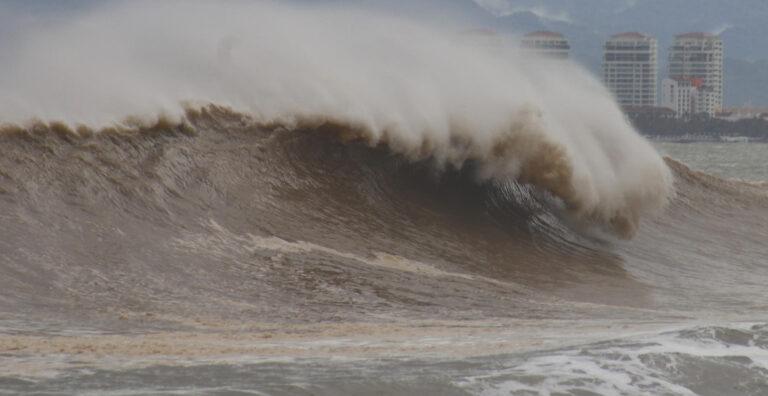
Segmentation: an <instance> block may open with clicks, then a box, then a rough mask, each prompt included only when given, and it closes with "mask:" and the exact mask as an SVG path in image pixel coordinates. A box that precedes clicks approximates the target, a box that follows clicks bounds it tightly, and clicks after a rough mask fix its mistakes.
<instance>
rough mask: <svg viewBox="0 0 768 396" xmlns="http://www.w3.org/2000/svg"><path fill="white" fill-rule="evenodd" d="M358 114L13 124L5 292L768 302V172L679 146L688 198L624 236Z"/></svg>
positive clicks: (10, 305) (267, 304)
mask: <svg viewBox="0 0 768 396" xmlns="http://www.w3.org/2000/svg"><path fill="white" fill-rule="evenodd" d="M348 132H349V129H348V128H347V127H344V126H342V127H340V126H338V125H336V124H332V123H324V124H321V125H318V126H315V127H312V128H310V127H307V126H305V127H303V128H301V129H287V128H286V127H285V126H277V125H273V126H272V127H270V128H266V127H264V126H263V125H261V124H260V123H258V122H256V121H254V120H253V119H252V118H251V117H249V116H246V115H243V114H240V113H235V112H232V111H230V110H227V109H224V108H220V107H206V108H203V109H201V110H197V111H191V110H190V111H189V112H188V113H187V115H186V116H185V122H184V123H172V122H169V121H161V122H158V123H157V124H155V125H152V126H149V127H143V128H139V129H132V130H128V129H119V128H114V129H105V130H101V131H92V130H88V129H85V128H81V129H80V130H79V131H74V130H71V129H68V128H67V127H66V126H64V125H62V124H42V123H40V124H36V125H34V126H31V127H30V128H28V129H24V128H20V127H7V128H6V129H5V130H3V131H2V132H1V133H0V137H1V138H2V145H3V148H4V153H5V155H4V157H3V158H2V159H1V160H0V169H2V179H1V180H0V191H2V195H0V197H2V205H3V213H5V218H4V225H5V227H4V229H3V231H2V233H3V234H2V240H3V243H4V246H5V251H6V252H7V254H6V255H5V259H4V262H3V267H2V271H3V273H4V274H7V276H4V277H3V279H2V280H1V281H0V286H2V290H3V295H2V298H0V303H2V304H3V305H4V306H5V308H6V309H7V310H9V311H10V312H15V311H18V310H19V306H26V307H28V309H33V308H34V307H47V308H46V309H45V310H52V311H58V310H62V309H64V310H68V309H67V307H68V306H69V304H72V303H73V302H74V301H77V304H78V307H79V308H81V310H79V312H80V314H83V315H91V314H94V313H95V312H98V311H103V310H105V309H106V310H110V311H112V310H115V311H120V310H129V311H130V310H134V309H136V310H139V311H142V310H148V311H149V312H155V313H158V314H160V313H162V314H165V315H182V316H184V315H202V314H203V313H206V314H210V315H214V316H218V315H222V314H225V316H226V317H238V316H240V315H243V314H244V312H252V313H253V314H258V316H259V318H261V319H273V320H296V319H297V318H296V317H294V315H295V312H296V311H301V312H302V315H301V317H300V318H301V319H300V320H323V319H327V316H326V315H327V314H328V310H329V309H330V310H331V312H334V315H339V317H340V318H346V319H350V320H351V319H355V318H358V319H359V318H371V315H373V316H375V315H383V314H386V313H387V312H391V310H395V311H398V312H408V313H409V315H413V317H425V318H428V317H431V316H432V315H434V313H435V312H436V311H435V310H436V309H437V310H438V311H439V312H441V313H440V315H441V317H443V316H445V317H453V316H455V318H457V319H458V318H460V317H466V316H470V317H476V318H482V317H485V316H486V315H491V316H498V315H501V316H519V317H527V316H530V315H534V316H537V315H555V316H559V315H565V316H566V317H572V316H579V315H581V314H584V313H583V312H582V313H581V314H580V313H579V312H580V311H581V310H583V309H586V310H587V311H589V312H590V313H589V314H588V315H589V316H593V315H597V317H602V316H604V315H608V316H610V315H615V314H619V313H620V312H621V310H618V311H616V310H614V309H612V308H611V309H607V308H606V309H607V310H606V311H603V310H602V308H601V309H599V310H598V312H597V313H595V312H592V309H593V308H594V307H592V308H586V307H587V306H581V305H577V306H572V305H569V304H564V303H560V302H558V300H557V299H560V298H564V299H566V300H567V301H575V302H588V303H598V304H604V305H605V304H607V305H606V306H615V305H619V306H631V307H634V308H643V309H661V311H659V312H658V315H660V317H667V316H669V315H671V316H675V315H679V314H681V312H693V311H706V310H709V309H714V310H715V311H720V310H722V312H730V313H734V312H737V311H739V310H743V312H750V311H751V309H753V308H757V307H760V306H761V304H764V303H765V302H766V301H765V296H764V293H762V286H760V285H761V284H762V283H760V282H759V279H761V278H760V277H761V276H763V275H761V274H762V272H755V271H754V269H760V268H762V264H763V257H765V256H764V254H766V253H768V252H766V247H765V246H764V244H763V241H764V238H765V236H766V229H765V226H764V224H765V223H764V221H765V220H766V219H765V216H766V210H765V209H766V207H767V206H768V202H766V200H767V198H766V190H765V188H764V187H763V186H760V185H757V184H747V183H741V182H732V181H726V180H722V179H718V178H716V177H713V176H709V175H705V174H700V173H697V172H694V171H691V170H689V169H688V168H687V167H686V166H685V165H683V164H680V163H677V162H674V161H673V160H668V161H667V163H668V165H669V169H671V170H672V172H673V174H674V175H675V180H676V189H677V191H678V194H677V196H676V198H675V199H674V200H673V201H672V203H671V205H670V207H669V209H668V210H667V212H666V214H665V216H662V217H656V218H653V219H652V221H649V222H647V223H646V226H645V227H644V228H643V229H641V232H640V233H639V234H638V235H637V237H636V238H635V239H634V240H633V241H632V242H631V243H619V242H617V241H616V240H613V239H611V238H610V237H609V236H608V235H605V234H601V233H599V232H595V231H594V229H593V228H591V227H585V225H584V224H582V223H580V222H574V221H573V219H572V217H571V216H570V215H569V214H568V212H567V211H566V210H564V209H563V207H562V205H561V204H560V200H559V199H558V198H557V196H556V195H553V194H552V193H551V192H549V191H547V190H544V189H541V188H538V187H537V186H536V184H533V185H531V184H526V183H524V182H522V181H521V180H514V179H506V180H498V179H485V178H482V177H479V176H478V174H480V175H482V173H483V172H484V169H483V168H484V164H483V163H482V162H481V161H467V162H466V163H465V164H464V166H463V167H461V168H451V167H449V168H444V167H441V166H440V165H439V164H436V163H435V161H434V160H433V159H423V160H414V159H413V158H409V157H407V156H405V155H402V154H394V153H393V151H392V150H391V148H390V147H389V146H387V145H383V144H382V145H380V146H377V147H371V146H370V145H369V143H370V142H367V141H363V142H360V141H349V140H348V135H347V133H348ZM734 257H735V258H736V261H735V262H734ZM421 275H424V277H422V276H421ZM243 277H245V279H247V281H245V282H244V279H243ZM681 279H685V282H684V283H682V284H680V282H681ZM447 285H451V286H450V288H448V287H447ZM489 285H492V287H489ZM724 285H733V287H724ZM737 285H738V287H737ZM750 285H752V286H750ZM713 287H714V288H715V289H714V290H718V291H719V292H717V293H714V292H713ZM595 288H597V289H595ZM693 297H695V299H694V300H691V298H693ZM702 301H706V302H708V304H705V305H702V304H701V302H702ZM736 302H738V308H736V307H733V306H732V304H735V303H736ZM86 307H87V308H88V309H85V308H86ZM623 315H630V316H631V314H630V313H628V312H625V313H622V314H621V315H620V316H623Z"/></svg>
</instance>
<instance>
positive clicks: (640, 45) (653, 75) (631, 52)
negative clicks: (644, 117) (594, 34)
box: [603, 32, 658, 107]
mask: <svg viewBox="0 0 768 396" xmlns="http://www.w3.org/2000/svg"><path fill="white" fill-rule="evenodd" d="M657 81H658V68H657V44H656V39H655V38H653V37H651V36H648V35H645V34H642V33H636V32H630V33H619V34H615V35H613V36H611V37H610V39H609V40H608V41H606V42H605V45H604V46H603V82H604V83H605V85H606V86H607V87H608V88H609V89H610V90H611V92H613V94H614V96H615V97H616V100H617V101H618V102H619V104H621V105H622V106H625V107H627V106H633V107H634V106H637V107H645V106H648V107H650V106H656V86H657Z"/></svg>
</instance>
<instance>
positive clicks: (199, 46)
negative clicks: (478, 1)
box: [0, 0, 768, 396]
mask: <svg viewBox="0 0 768 396" xmlns="http://www.w3.org/2000/svg"><path fill="white" fill-rule="evenodd" d="M86 3H87V4H85V3H84V4H83V5H82V7H81V8H77V9H73V10H72V11H71V12H68V13H67V14H66V16H62V17H58V18H57V17H54V16H50V17H45V16H43V17H40V16H37V17H36V16H35V14H34V12H32V11H30V13H26V12H23V11H19V10H16V7H5V8H3V7H0V8H2V12H3V13H4V14H3V17H4V18H3V19H4V20H10V21H17V22H19V23H14V24H12V26H10V27H9V28H8V30H9V33H8V34H6V35H4V37H3V46H4V47H3V48H2V49H0V70H2V71H3V72H2V73H0V395H17V394H34V395H158V394H172V395H209V394H213V395H254V394H256V395H346V394H350V395H412V394H421V395H550V396H555V395H557V396H563V395H573V396H586V395H646V394H653V395H766V394H768V293H766V290H768V288H767V286H768V265H767V264H768V263H767V262H766V257H768V244H766V241H767V240H768V185H766V181H768V176H767V173H766V172H768V171H767V168H766V163H765V159H766V158H768V150H766V147H768V146H766V145H760V144H738V143H734V144H723V145H714V144H703V143H702V144H666V143H656V144H654V143H652V142H649V141H648V140H646V139H644V138H643V137H641V136H640V135H638V134H637V132H636V131H635V130H634V129H633V128H632V126H631V125H629V124H628V123H627V120H626V118H625V116H624V113H623V112H622V111H621V109H620V107H619V106H618V105H617V104H616V102H615V100H614V97H613V95H612V94H611V93H610V92H609V91H608V90H607V89H606V87H605V86H603V84H602V83H601V82H600V81H599V79H598V78H597V77H595V76H593V75H591V74H590V73H589V72H587V71H586V70H585V69H584V68H582V67H581V66H579V65H578V64H575V63H572V62H568V61H561V60H555V59H549V58H545V57H538V56H536V55H532V54H531V53H530V52H527V51H522V50H521V49H520V48H517V47H516V46H515V45H512V44H509V42H510V41H512V40H513V39H514V38H509V39H510V40H506V41H505V40H503V39H501V40H497V38H496V37H494V36H492V35H489V34H488V32H487V31H484V30H481V31H478V30H477V29H474V30H472V28H473V27H476V26H471V25H470V26H468V27H467V29H469V30H466V29H464V28H463V27H464V26H466V25H465V24H463V23H462V21H461V18H460V17H459V16H457V17H456V18H458V19H455V20H454V19H452V17H450V16H449V15H447V14H445V13H443V12H441V11H444V10H435V11H436V12H437V13H434V14H432V13H430V15H431V16H434V17H431V18H429V20H421V21H419V20H418V18H410V17H405V16H402V15H395V13H386V12H384V11H382V10H377V9H378V8H381V7H373V8H370V9H362V8H361V7H363V5H362V4H361V5H360V6H359V7H358V6H354V5H353V4H351V3H373V2H331V3H333V4H318V3H320V2H308V1H280V2H273V1H248V2H241V1H233V2H196V1H195V2H193V1H185V2H156V1H138V0H137V1H130V2H128V1H116V2H98V4H96V2H94V3H93V4H91V2H86ZM342 3H344V4H342ZM347 3H350V4H349V5H347ZM379 3H380V4H381V5H384V3H385V2H379ZM429 3H434V4H437V2H429ZM441 3H442V2H441ZM40 6H41V7H43V6H44V4H43V3H42V2H41V3H40ZM22 8H23V7H22ZM33 8H37V7H33ZM444 14H445V15H444ZM437 15H440V17H437ZM659 152H661V155H660V154H659ZM665 155H666V157H664V156H665Z"/></svg>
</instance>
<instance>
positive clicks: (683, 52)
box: [669, 33, 723, 116]
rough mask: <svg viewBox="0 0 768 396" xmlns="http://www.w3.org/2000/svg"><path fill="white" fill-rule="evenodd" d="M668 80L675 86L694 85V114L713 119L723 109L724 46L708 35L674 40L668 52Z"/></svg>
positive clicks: (718, 38)
mask: <svg viewBox="0 0 768 396" xmlns="http://www.w3.org/2000/svg"><path fill="white" fill-rule="evenodd" d="M669 78H670V79H671V80H675V81H677V82H678V85H680V86H684V85H688V84H693V85H695V89H696V94H697V95H698V97H697V100H698V102H697V106H696V109H695V113H706V114H709V115H710V116H714V115H715V114H716V113H718V112H720V111H721V110H722V108H723V42H722V40H721V39H720V37H718V36H716V35H713V34H709V33H686V34H680V35H677V36H676V37H675V41H674V44H672V47H671V48H670V49H669Z"/></svg>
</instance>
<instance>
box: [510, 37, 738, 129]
mask: <svg viewBox="0 0 768 396" xmlns="http://www.w3.org/2000/svg"><path fill="white" fill-rule="evenodd" d="M521 46H522V47H523V48H524V49H526V50H531V51H535V52H537V53H540V54H542V55H546V56H551V57H555V58H561V59H564V58H568V57H569V53H570V49H571V47H570V45H569V43H568V40H567V39H566V38H565V37H564V36H563V35H562V34H560V33H557V32H549V31H539V32H533V33H529V34H527V35H525V36H524V37H523V38H522V41H521ZM658 65H659V58H658V43H657V41H656V39H655V38H654V37H652V36H649V35H647V34H643V33H638V32H626V33H619V34H615V35H613V36H611V37H610V38H609V39H608V40H607V41H606V42H605V43H604V45H603V59H602V77H603V82H604V83H605V85H606V86H607V87H608V88H609V89H610V90H611V92H613V94H614V95H615V97H616V100H617V101H618V102H619V104H621V105H622V106H623V107H624V108H625V109H628V110H629V111H632V112H655V113H657V114H668V115H669V116H674V117H678V118H686V117H690V116H693V115H702V114H706V115H708V116H711V117H714V116H715V115H717V114H720V113H721V112H722V111H723V42H722V40H721V39H720V37H719V36H717V35H714V34H709V33H700V32H696V33H685V34H679V35H677V36H675V39H674V42H673V44H672V45H671V46H670V47H669V49H668V51H667V68H668V69H667V76H668V77H667V78H665V79H663V80H662V81H661V84H659V70H658V68H659V66H658ZM659 86H660V87H661V92H659V91H658V88H659ZM659 97H660V98H661V99H660V100H659Z"/></svg>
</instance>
